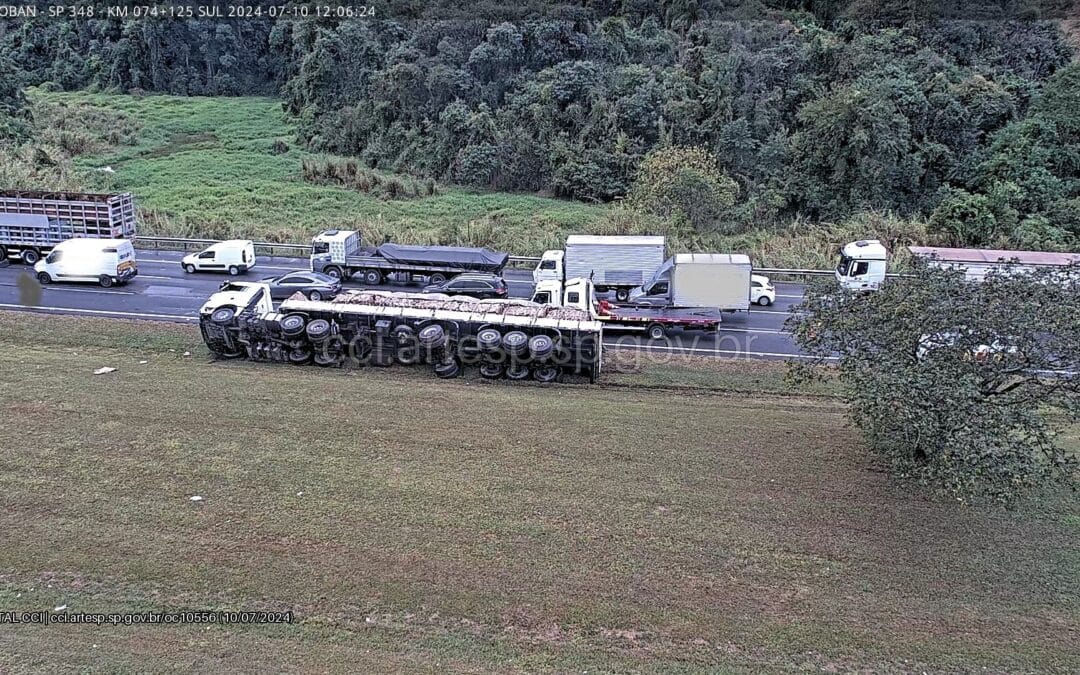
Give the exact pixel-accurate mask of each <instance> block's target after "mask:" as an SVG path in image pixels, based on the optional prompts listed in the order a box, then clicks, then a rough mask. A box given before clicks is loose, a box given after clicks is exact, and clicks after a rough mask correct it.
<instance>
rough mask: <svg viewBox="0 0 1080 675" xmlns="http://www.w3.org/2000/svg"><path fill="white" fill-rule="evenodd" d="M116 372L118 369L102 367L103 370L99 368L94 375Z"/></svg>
mask: <svg viewBox="0 0 1080 675" xmlns="http://www.w3.org/2000/svg"><path fill="white" fill-rule="evenodd" d="M114 371H116V368H110V367H109V366H102V367H101V368H98V369H97V370H95V371H94V374H95V375H105V374H107V373H112V372H114Z"/></svg>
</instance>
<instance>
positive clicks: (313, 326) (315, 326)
mask: <svg viewBox="0 0 1080 675" xmlns="http://www.w3.org/2000/svg"><path fill="white" fill-rule="evenodd" d="M307 336H308V339H309V340H311V341H312V342H318V341H320V340H325V339H326V338H328V337H330V322H329V321H327V320H326V319H315V320H314V321H312V322H311V323H309V324H308V325H307Z"/></svg>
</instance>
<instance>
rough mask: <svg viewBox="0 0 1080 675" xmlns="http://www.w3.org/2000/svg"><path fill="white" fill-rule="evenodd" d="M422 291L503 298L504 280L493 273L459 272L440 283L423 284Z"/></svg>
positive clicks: (504, 290)
mask: <svg viewBox="0 0 1080 675" xmlns="http://www.w3.org/2000/svg"><path fill="white" fill-rule="evenodd" d="M424 292H425V293H446V294H447V295H469V296H472V297H474V298H505V297H506V282H505V281H503V279H502V277H497V276H495V275H494V274H460V275H458V276H456V277H454V278H453V279H449V280H447V281H444V282H442V283H441V284H431V285H430V286H425V287H424Z"/></svg>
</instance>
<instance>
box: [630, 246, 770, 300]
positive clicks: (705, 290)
mask: <svg viewBox="0 0 1080 675" xmlns="http://www.w3.org/2000/svg"><path fill="white" fill-rule="evenodd" d="M752 270H753V266H752V265H751V264H750V257H749V256H746V255H743V254H739V253H734V254H732V253H680V254H679V255H676V256H673V257H671V258H669V259H668V260H667V261H666V262H664V264H663V265H661V266H660V267H659V269H657V270H656V272H655V273H653V275H652V278H650V279H649V280H648V281H647V282H646V283H645V284H644V285H642V286H641V287H639V288H635V289H634V290H633V291H632V292H631V293H630V304H631V305H635V306H648V307H665V308H688V307H707V308H710V309H717V310H721V311H725V312H731V311H736V310H748V309H750V280H751V276H752V275H751V272H752Z"/></svg>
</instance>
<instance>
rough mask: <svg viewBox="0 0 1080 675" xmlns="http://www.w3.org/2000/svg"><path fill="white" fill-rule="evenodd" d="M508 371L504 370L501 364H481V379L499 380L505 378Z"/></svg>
mask: <svg viewBox="0 0 1080 675" xmlns="http://www.w3.org/2000/svg"><path fill="white" fill-rule="evenodd" d="M505 372H506V369H505V368H503V366H502V364H501V363H481V364H480V377H486V378H487V379H489V380H497V379H499V378H500V377H502V376H503V374H504V373H505Z"/></svg>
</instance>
